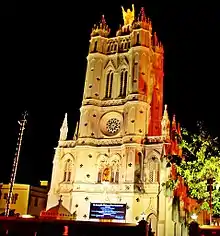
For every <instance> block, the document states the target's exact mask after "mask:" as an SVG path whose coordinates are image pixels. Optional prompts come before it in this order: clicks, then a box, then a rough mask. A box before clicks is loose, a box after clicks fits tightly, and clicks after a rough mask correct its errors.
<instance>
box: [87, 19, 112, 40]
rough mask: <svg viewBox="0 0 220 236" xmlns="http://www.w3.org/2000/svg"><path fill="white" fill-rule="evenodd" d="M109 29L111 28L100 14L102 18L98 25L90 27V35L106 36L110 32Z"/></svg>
mask: <svg viewBox="0 0 220 236" xmlns="http://www.w3.org/2000/svg"><path fill="white" fill-rule="evenodd" d="M110 31H111V30H110V28H109V27H108V25H107V23H106V20H105V16H104V15H102V18H101V21H100V22H99V24H98V25H96V24H95V25H94V27H93V28H92V33H91V37H95V36H102V37H108V35H109V34H110Z"/></svg>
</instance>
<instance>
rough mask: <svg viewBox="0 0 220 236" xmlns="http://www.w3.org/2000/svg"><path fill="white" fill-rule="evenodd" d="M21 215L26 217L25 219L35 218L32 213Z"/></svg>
mask: <svg viewBox="0 0 220 236" xmlns="http://www.w3.org/2000/svg"><path fill="white" fill-rule="evenodd" d="M20 217H21V218H25V219H29V218H35V217H34V216H32V215H21V216H20Z"/></svg>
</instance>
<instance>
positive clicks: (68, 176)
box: [63, 159, 73, 182]
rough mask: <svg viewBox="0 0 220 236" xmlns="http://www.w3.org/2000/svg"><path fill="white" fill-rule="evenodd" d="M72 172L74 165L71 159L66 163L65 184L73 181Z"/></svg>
mask: <svg viewBox="0 0 220 236" xmlns="http://www.w3.org/2000/svg"><path fill="white" fill-rule="evenodd" d="M72 171H73V164H72V161H71V160H70V159H68V160H67V161H66V163H65V167H64V176H63V181H64V182H70V181H71V177H72V176H71V175H72Z"/></svg>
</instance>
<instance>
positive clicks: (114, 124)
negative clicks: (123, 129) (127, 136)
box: [106, 118, 120, 134]
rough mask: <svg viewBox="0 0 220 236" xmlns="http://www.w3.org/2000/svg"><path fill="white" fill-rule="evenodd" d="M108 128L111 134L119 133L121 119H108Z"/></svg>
mask: <svg viewBox="0 0 220 236" xmlns="http://www.w3.org/2000/svg"><path fill="white" fill-rule="evenodd" d="M106 129H107V131H108V132H109V133H111V134H115V133H117V132H118V131H119V130H120V121H119V120H118V119H116V118H112V119H110V120H108V122H107V123H106Z"/></svg>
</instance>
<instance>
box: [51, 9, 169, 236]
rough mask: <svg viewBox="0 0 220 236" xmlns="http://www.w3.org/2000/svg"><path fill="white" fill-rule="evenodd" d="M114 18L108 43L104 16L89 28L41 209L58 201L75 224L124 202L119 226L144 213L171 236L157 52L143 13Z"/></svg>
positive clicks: (166, 131) (159, 46)
mask: <svg viewBox="0 0 220 236" xmlns="http://www.w3.org/2000/svg"><path fill="white" fill-rule="evenodd" d="M122 13H123V20H124V24H123V25H121V26H120V27H119V30H118V31H117V33H116V36H114V37H109V35H110V28H109V26H108V25H107V23H106V20H105V18H104V16H102V18H101V21H100V23H99V24H97V25H94V27H93V29H92V32H91V39H90V45H89V54H88V56H87V70H86V76H85V86H84V94H83V99H82V106H81V108H80V119H79V122H78V124H77V128H76V132H75V135H74V137H73V139H72V140H66V137H67V130H68V127H67V117H66V116H65V119H64V123H63V125H62V127H61V135H60V140H59V143H58V146H57V148H56V151H55V156H54V160H53V172H52V180H51V187H50V191H49V194H48V203H47V209H49V208H50V207H52V206H54V205H56V204H57V201H58V199H59V198H60V195H62V200H63V205H64V206H65V207H66V208H67V209H68V210H69V211H70V212H71V213H73V212H75V213H76V219H77V220H93V219H91V214H90V210H91V209H90V207H91V204H93V203H109V204H115V203H117V204H125V206H126V217H125V219H124V221H123V222H133V223H134V222H137V221H139V220H141V217H142V216H143V215H146V217H147V219H148V220H151V225H152V228H153V231H155V232H156V233H157V234H156V235H161V236H162V235H172V234H168V232H166V230H165V228H166V225H167V224H170V219H171V214H169V213H167V212H170V208H169V202H168V200H167V198H166V197H165V196H164V193H163V191H162V189H161V184H162V183H163V182H164V181H165V180H166V178H167V176H168V170H167V168H166V167H165V166H166V163H165V162H166V161H165V160H164V158H163V150H164V142H165V141H166V139H167V138H168V136H169V118H168V115H167V111H166V109H165V113H164V115H163V76H164V74H163V54H164V51H163V46H162V44H161V43H160V42H159V40H158V38H157V35H156V33H153V32H152V24H151V21H150V19H149V18H147V17H146V15H145V12H144V9H143V8H142V9H141V11H140V13H139V14H138V15H137V17H135V9H134V6H132V10H130V9H128V10H127V11H125V10H124V8H122ZM113 221H118V220H117V219H114V220H113ZM119 221H120V220H119ZM170 227H171V226H170Z"/></svg>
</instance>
